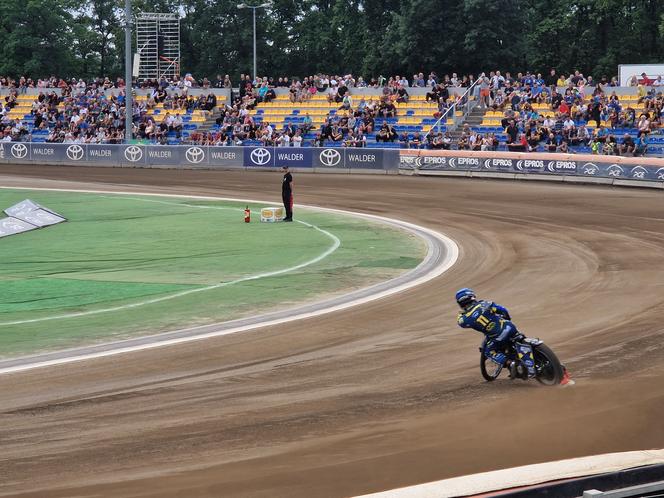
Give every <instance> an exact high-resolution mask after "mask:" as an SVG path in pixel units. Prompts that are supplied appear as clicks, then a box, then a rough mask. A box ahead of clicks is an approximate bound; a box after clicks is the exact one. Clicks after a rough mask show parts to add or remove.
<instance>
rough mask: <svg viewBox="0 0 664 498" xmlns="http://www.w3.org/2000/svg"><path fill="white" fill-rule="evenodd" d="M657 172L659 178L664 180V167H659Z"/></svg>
mask: <svg viewBox="0 0 664 498" xmlns="http://www.w3.org/2000/svg"><path fill="white" fill-rule="evenodd" d="M655 174H656V175H657V179H658V180H664V168H659V169H658V170H657V171H656V172H655Z"/></svg>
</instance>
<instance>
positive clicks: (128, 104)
mask: <svg viewBox="0 0 664 498" xmlns="http://www.w3.org/2000/svg"><path fill="white" fill-rule="evenodd" d="M131 56H132V55H131V0H125V143H127V144H128V143H130V142H131V136H132V125H133V117H134V112H133V109H132V84H131V78H132V72H131Z"/></svg>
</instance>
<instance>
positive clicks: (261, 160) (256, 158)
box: [250, 147, 272, 166]
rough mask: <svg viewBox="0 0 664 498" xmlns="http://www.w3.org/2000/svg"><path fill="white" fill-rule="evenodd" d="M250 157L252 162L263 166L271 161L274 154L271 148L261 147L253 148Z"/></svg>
mask: <svg viewBox="0 0 664 498" xmlns="http://www.w3.org/2000/svg"><path fill="white" fill-rule="evenodd" d="M250 157H251V162H252V163H254V164H255V165H256V166H263V165H265V164H267V163H269V162H270V159H272V154H270V151H269V150H267V149H264V148H263V147H260V148H258V149H254V150H252V151H251V154H250Z"/></svg>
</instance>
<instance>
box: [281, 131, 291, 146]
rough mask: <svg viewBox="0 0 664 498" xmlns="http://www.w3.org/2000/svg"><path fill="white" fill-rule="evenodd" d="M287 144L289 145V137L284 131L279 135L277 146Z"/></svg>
mask: <svg viewBox="0 0 664 498" xmlns="http://www.w3.org/2000/svg"><path fill="white" fill-rule="evenodd" d="M289 145H290V137H289V136H288V133H284V134H283V135H281V136H280V137H279V146H281V147H288V146H289Z"/></svg>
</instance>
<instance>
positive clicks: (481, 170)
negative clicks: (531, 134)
mask: <svg viewBox="0 0 664 498" xmlns="http://www.w3.org/2000/svg"><path fill="white" fill-rule="evenodd" d="M399 162H400V164H399V169H400V171H401V172H402V173H411V174H419V175H462V176H478V177H481V176H484V177H486V176H492V177H506V178H528V177H532V178H537V179H544V180H546V179H548V180H558V181H576V182H587V183H590V182H594V183H615V184H619V183H621V182H642V183H643V186H660V187H662V188H664V159H659V158H652V157H620V156H603V155H587V154H546V153H544V154H538V153H519V152H490V151H486V152H473V151H430V150H402V151H401V153H400V158H399ZM646 183H654V184H656V185H645V184H646Z"/></svg>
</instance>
